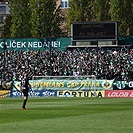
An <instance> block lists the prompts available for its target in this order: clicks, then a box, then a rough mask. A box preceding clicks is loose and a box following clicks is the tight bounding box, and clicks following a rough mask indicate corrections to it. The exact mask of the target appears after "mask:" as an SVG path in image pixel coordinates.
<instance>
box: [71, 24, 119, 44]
mask: <svg viewBox="0 0 133 133" xmlns="http://www.w3.org/2000/svg"><path fill="white" fill-rule="evenodd" d="M71 36H72V41H96V40H97V39H98V40H107V41H108V40H110V41H111V40H117V36H118V25H117V22H74V23H72V24H71Z"/></svg>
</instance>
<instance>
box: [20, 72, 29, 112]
mask: <svg viewBox="0 0 133 133" xmlns="http://www.w3.org/2000/svg"><path fill="white" fill-rule="evenodd" d="M30 88H31V85H30V84H29V79H28V75H27V74H26V73H24V75H23V77H22V79H21V85H20V92H21V93H23V95H24V100H23V105H22V109H23V110H26V103H27V100H28V91H29V89H30Z"/></svg>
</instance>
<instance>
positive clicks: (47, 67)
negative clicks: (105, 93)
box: [0, 48, 133, 81]
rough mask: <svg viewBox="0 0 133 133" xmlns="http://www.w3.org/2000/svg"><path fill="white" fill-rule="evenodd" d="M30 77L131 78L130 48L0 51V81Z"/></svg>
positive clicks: (131, 51) (132, 62)
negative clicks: (25, 73) (91, 76)
mask: <svg viewBox="0 0 133 133" xmlns="http://www.w3.org/2000/svg"><path fill="white" fill-rule="evenodd" d="M23 72H27V73H29V76H30V78H32V76H49V75H52V76H77V75H83V76H86V75H96V76H97V78H98V79H121V80H129V79H133V49H128V48H121V49H101V48H99V49H98V50H97V49H92V48H91V49H90V48H84V49H79V48H76V49H72V50H65V51H61V50H52V49H51V51H47V50H42V51H40V50H39V51H9V50H6V51H5V54H4V52H3V51H0V73H1V74H0V79H1V80H6V81H9V80H13V79H16V80H19V78H20V76H21V75H22V73H23Z"/></svg>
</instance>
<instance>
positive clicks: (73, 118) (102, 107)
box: [0, 98, 133, 133]
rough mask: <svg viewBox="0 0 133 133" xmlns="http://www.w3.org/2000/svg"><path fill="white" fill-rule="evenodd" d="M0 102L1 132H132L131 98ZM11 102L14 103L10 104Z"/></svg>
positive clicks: (13, 100)
mask: <svg viewBox="0 0 133 133" xmlns="http://www.w3.org/2000/svg"><path fill="white" fill-rule="evenodd" d="M21 102H22V99H19V98H18V99H10V98H9V99H8V98H7V99H2V100H1V101H0V104H1V107H2V109H1V111H0V115H1V118H2V121H0V122H1V125H2V127H1V132H2V133H12V132H13V133H17V132H20V133H21V132H23V130H24V129H26V132H27V133H28V132H29V133H36V132H39V133H42V132H43V133H44V132H46V133H51V132H53V133H68V132H69V133H101V132H106V133H115V132H116V133H119V132H121V133H125V132H128V133H131V132H132V131H133V130H132V129H133V128H132V125H133V121H132V109H133V106H132V99H117V98H116V99H107V98H100V99H99V98H38V99H37V98H32V99H29V101H28V105H27V106H28V107H29V109H28V110H26V111H23V110H20V109H19V107H20V103H21ZM13 103H14V104H13Z"/></svg>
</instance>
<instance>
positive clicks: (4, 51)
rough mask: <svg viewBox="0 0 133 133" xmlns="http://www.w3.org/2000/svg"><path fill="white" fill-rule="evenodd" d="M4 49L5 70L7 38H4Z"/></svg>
mask: <svg viewBox="0 0 133 133" xmlns="http://www.w3.org/2000/svg"><path fill="white" fill-rule="evenodd" d="M3 49H4V66H3V67H4V70H5V66H6V49H7V46H6V44H5V38H4V47H3Z"/></svg>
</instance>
